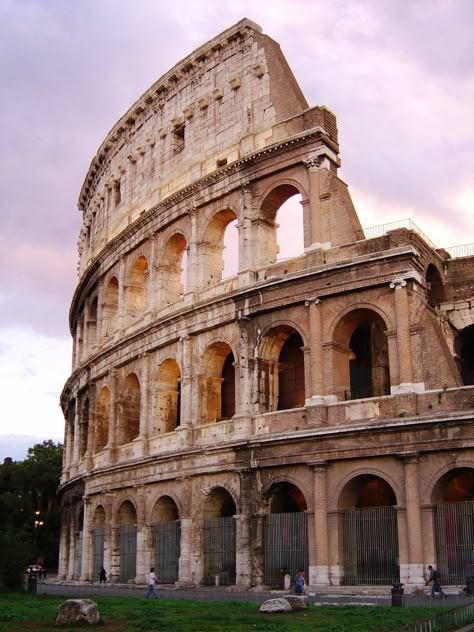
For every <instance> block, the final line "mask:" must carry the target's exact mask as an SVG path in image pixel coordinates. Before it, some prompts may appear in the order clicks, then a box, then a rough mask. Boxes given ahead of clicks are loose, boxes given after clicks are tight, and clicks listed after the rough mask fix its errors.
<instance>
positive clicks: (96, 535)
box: [92, 505, 105, 578]
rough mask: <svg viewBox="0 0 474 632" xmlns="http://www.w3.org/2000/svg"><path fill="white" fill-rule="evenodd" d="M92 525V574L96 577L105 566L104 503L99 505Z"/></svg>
mask: <svg viewBox="0 0 474 632" xmlns="http://www.w3.org/2000/svg"><path fill="white" fill-rule="evenodd" d="M92 526H93V531H92V576H93V577H94V578H96V577H98V576H99V574H100V570H101V568H102V567H103V566H104V552H105V511H104V508H103V507H102V505H99V506H98V507H97V509H96V510H95V512H94V518H93V520H92Z"/></svg>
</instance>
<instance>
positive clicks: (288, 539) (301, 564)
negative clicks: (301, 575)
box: [264, 512, 309, 588]
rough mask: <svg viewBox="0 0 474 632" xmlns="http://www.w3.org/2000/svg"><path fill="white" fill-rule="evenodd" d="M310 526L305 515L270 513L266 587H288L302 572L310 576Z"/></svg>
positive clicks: (266, 537) (266, 534) (266, 529)
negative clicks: (286, 576)
mask: <svg viewBox="0 0 474 632" xmlns="http://www.w3.org/2000/svg"><path fill="white" fill-rule="evenodd" d="M308 563H309V562H308V526H307V515H306V513H304V512H295V513H274V514H267V515H266V516H265V522H264V573H265V584H266V585H267V586H272V587H273V588H284V581H285V575H287V574H288V575H290V577H291V580H292V581H293V580H294V578H295V575H296V573H297V572H298V571H299V570H303V571H304V572H305V575H306V577H307V576H308Z"/></svg>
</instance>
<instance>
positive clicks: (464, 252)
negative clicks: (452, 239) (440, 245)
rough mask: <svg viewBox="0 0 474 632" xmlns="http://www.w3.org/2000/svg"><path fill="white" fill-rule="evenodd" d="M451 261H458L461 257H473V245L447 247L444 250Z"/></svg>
mask: <svg viewBox="0 0 474 632" xmlns="http://www.w3.org/2000/svg"><path fill="white" fill-rule="evenodd" d="M445 250H446V251H447V252H449V254H450V255H451V257H452V258H453V259H460V258H461V257H473V256H474V244H462V245H461V246H448V248H445Z"/></svg>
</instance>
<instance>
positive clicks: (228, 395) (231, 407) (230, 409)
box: [220, 351, 235, 419]
mask: <svg viewBox="0 0 474 632" xmlns="http://www.w3.org/2000/svg"><path fill="white" fill-rule="evenodd" d="M234 364H235V360H234V354H233V353H232V351H231V352H230V353H229V354H228V355H227V357H226V359H225V361H224V366H223V367H222V384H221V417H220V418H221V419H230V418H231V417H233V416H234V415H235V366H234Z"/></svg>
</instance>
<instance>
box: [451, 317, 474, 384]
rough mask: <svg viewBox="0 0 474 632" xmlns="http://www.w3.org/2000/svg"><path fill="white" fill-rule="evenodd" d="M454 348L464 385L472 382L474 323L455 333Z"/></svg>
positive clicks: (473, 382) (473, 372)
mask: <svg viewBox="0 0 474 632" xmlns="http://www.w3.org/2000/svg"><path fill="white" fill-rule="evenodd" d="M454 349H455V353H456V359H457V363H458V366H459V372H460V374H461V380H462V383H463V385H464V386H472V385H473V384H474V325H468V326H467V327H465V328H464V329H462V330H461V331H460V332H458V333H457V335H456V339H455V343H454Z"/></svg>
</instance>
